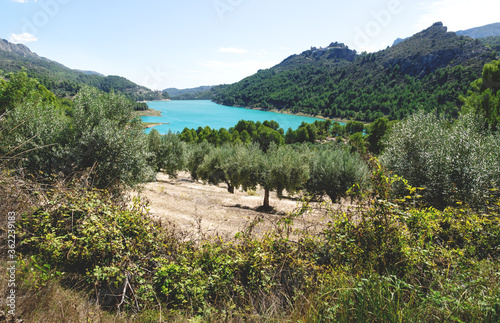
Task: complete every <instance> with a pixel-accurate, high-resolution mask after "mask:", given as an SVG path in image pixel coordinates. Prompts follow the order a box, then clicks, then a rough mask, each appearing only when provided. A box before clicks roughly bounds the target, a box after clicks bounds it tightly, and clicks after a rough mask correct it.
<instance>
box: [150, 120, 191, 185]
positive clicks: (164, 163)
mask: <svg viewBox="0 0 500 323" xmlns="http://www.w3.org/2000/svg"><path fill="white" fill-rule="evenodd" d="M148 147H149V152H150V153H151V156H150V157H149V160H150V165H151V166H152V167H153V168H154V170H155V171H156V172H161V171H164V172H165V173H166V174H168V175H170V176H172V177H177V174H178V172H179V171H180V170H182V169H183V168H184V167H185V166H186V159H187V157H186V147H185V143H184V142H182V141H181V138H179V136H177V135H175V134H173V133H172V132H171V131H169V133H168V134H166V135H163V136H162V135H160V133H159V132H158V131H157V130H156V129H153V130H152V131H151V132H150V133H149V135H148Z"/></svg>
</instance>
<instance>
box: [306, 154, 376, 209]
mask: <svg viewBox="0 0 500 323" xmlns="http://www.w3.org/2000/svg"><path fill="white" fill-rule="evenodd" d="M309 168H310V178H309V180H308V181H307V185H306V189H307V191H308V192H310V193H311V194H315V195H321V196H322V195H324V194H326V195H328V196H329V197H330V199H331V200H332V202H336V201H337V200H338V199H339V198H341V197H343V196H344V195H345V194H346V192H347V191H348V190H349V189H350V188H351V187H352V186H353V185H354V184H356V183H359V184H363V183H365V182H366V180H367V178H368V166H367V165H366V164H365V163H364V162H363V161H362V160H361V158H360V156H359V154H358V153H350V152H349V151H346V150H344V149H340V148H336V149H333V150H330V149H325V148H322V149H319V150H318V151H312V152H311V154H310V159H309Z"/></svg>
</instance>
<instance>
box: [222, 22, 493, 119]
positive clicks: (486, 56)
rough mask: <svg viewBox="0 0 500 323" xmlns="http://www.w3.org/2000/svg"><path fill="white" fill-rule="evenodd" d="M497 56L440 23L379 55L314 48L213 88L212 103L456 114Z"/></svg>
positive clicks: (393, 114)
mask: <svg viewBox="0 0 500 323" xmlns="http://www.w3.org/2000/svg"><path fill="white" fill-rule="evenodd" d="M495 57H496V53H495V52H494V51H493V50H492V49H491V47H486V46H484V45H483V44H482V43H481V42H480V41H479V40H473V39H471V38H469V37H465V36H457V35H456V34H455V33H449V32H447V28H446V27H444V26H443V24H442V23H436V24H434V25H433V26H431V27H430V28H428V29H426V30H424V31H422V32H420V33H418V34H416V35H414V36H413V37H411V38H409V39H407V40H405V41H404V42H402V43H400V44H398V45H395V46H393V47H390V48H387V49H385V50H382V51H379V52H376V53H370V54H367V53H361V54H357V53H356V52H355V51H351V50H349V49H348V47H347V46H345V45H343V44H338V43H332V44H331V45H330V46H329V47H327V48H324V49H323V48H319V49H318V48H312V49H311V50H308V51H305V52H303V53H301V54H300V55H293V56H291V57H289V58H287V59H286V60H284V61H283V62H282V63H280V64H279V65H277V66H275V67H273V68H270V69H267V70H261V71H259V72H258V73H256V74H254V75H252V76H250V77H247V78H245V79H243V80H242V81H240V82H238V83H235V84H232V85H228V86H219V87H216V88H214V89H213V91H214V93H215V94H214V96H213V100H214V101H215V102H218V103H222V104H226V105H231V106H244V107H260V108H264V109H278V110H288V111H291V112H293V113H299V112H302V113H307V114H313V115H323V116H326V117H335V118H354V119H357V120H364V121H373V120H375V119H377V118H379V117H383V116H387V117H389V118H390V119H401V118H404V117H405V116H407V115H409V114H411V113H412V112H414V111H416V110H418V109H422V108H423V109H425V110H426V111H431V110H434V109H436V110H437V111H438V112H444V113H445V114H446V115H448V116H453V117H456V116H458V111H459V110H460V108H461V106H462V102H461V101H460V99H459V98H460V96H461V95H465V94H466V93H467V87H468V85H469V84H470V83H471V82H472V81H473V80H475V79H477V78H478V77H480V75H481V70H482V66H483V65H484V64H485V63H487V62H489V61H491V59H493V58H495Z"/></svg>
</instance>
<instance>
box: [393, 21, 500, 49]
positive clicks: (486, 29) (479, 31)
mask: <svg viewBox="0 0 500 323" xmlns="http://www.w3.org/2000/svg"><path fill="white" fill-rule="evenodd" d="M455 34H457V35H458V36H468V37H470V38H473V39H479V38H486V37H495V36H500V22H498V23H493V24H488V25H484V26H480V27H474V28H470V29H466V30H459V31H457V32H455ZM408 38H410V37H406V38H397V39H396V40H395V41H394V43H393V44H392V46H395V45H397V44H399V43H401V42H403V41H405V40H406V39H408Z"/></svg>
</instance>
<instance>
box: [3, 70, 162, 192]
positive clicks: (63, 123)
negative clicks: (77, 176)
mask: <svg viewBox="0 0 500 323" xmlns="http://www.w3.org/2000/svg"><path fill="white" fill-rule="evenodd" d="M0 98H1V100H2V108H4V109H6V111H7V113H6V115H5V122H4V125H3V129H2V131H3V132H2V142H3V145H2V147H0V152H1V153H2V155H4V156H7V157H10V158H11V163H12V164H11V165H12V166H14V165H16V167H19V168H21V169H24V170H25V171H28V172H30V173H31V174H36V175H37V176H39V175H41V174H42V175H43V176H44V177H47V176H50V175H51V174H54V173H56V174H58V173H60V174H62V175H64V176H67V175H70V174H72V173H73V172H80V171H83V170H86V169H89V168H92V170H93V171H92V173H90V176H89V183H92V185H93V186H95V187H98V188H112V187H119V186H122V185H128V186H130V185H134V184H137V183H139V182H143V181H145V180H147V179H150V178H151V177H152V175H153V172H152V169H151V168H150V167H149V166H148V164H147V163H146V161H147V158H148V152H147V150H146V149H145V147H146V145H147V142H146V136H145V135H144V134H143V128H142V125H141V122H140V120H139V119H133V118H132V108H131V107H130V104H129V103H128V101H127V100H126V99H125V98H124V97H122V96H120V95H117V94H114V93H109V94H108V93H103V92H100V91H98V90H96V89H94V88H89V87H85V88H83V89H81V90H80V92H79V93H78V95H77V96H76V98H75V99H74V101H73V103H72V107H71V108H69V107H64V108H63V107H62V106H61V105H60V104H59V101H58V100H57V99H56V98H55V96H54V95H53V94H51V93H50V92H48V91H47V89H45V88H44V87H43V86H42V85H40V84H39V83H38V82H37V81H36V80H33V79H29V78H28V77H27V76H26V74H25V73H24V72H20V73H19V74H16V75H13V76H12V77H11V79H10V80H9V82H4V81H2V84H0ZM14 163H15V164H14Z"/></svg>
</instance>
